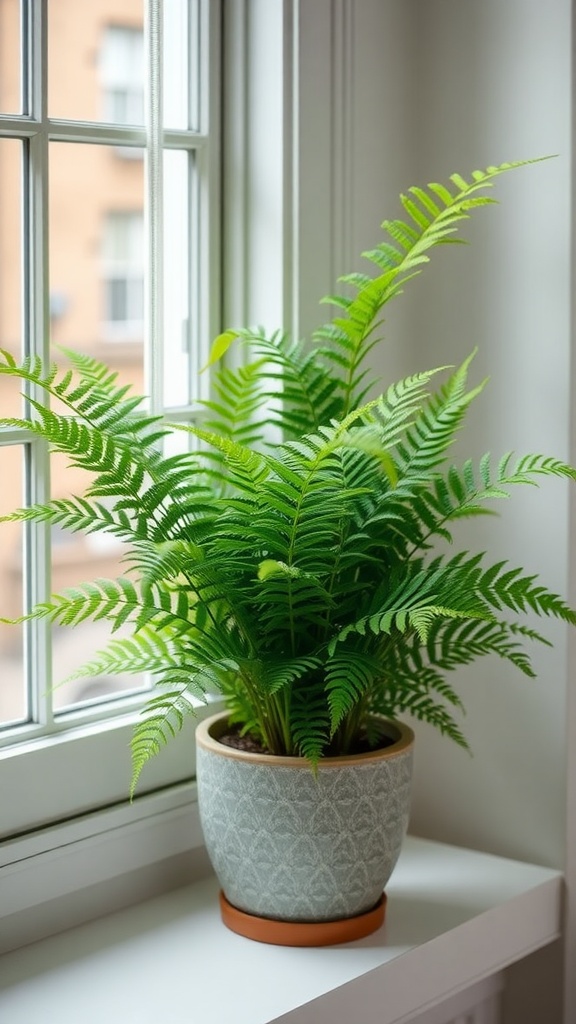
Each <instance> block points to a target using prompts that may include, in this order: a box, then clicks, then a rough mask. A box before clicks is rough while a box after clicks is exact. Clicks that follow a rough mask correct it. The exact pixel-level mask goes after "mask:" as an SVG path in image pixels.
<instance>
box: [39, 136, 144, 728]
mask: <svg viewBox="0 0 576 1024" xmlns="http://www.w3.org/2000/svg"><path fill="white" fill-rule="evenodd" d="M143 206H144V202H143V161H142V160H141V159H140V160H131V161H126V160H124V159H122V158H119V157H118V155H117V151H116V149H115V148H114V147H110V146H94V145H92V146H89V145H82V144H74V143H62V144H61V143H53V144H52V146H51V151H50V202H49V220H50V296H51V308H52V311H53V314H52V342H53V343H54V344H55V345H62V346H64V347H68V348H72V349H76V350H78V351H82V352H85V353H87V354H88V355H90V356H93V357H94V358H96V359H99V360H102V361H103V362H105V363H107V364H109V365H111V366H112V367H113V369H114V370H115V371H116V372H117V373H118V377H119V382H120V383H130V384H132V385H134V387H135V389H136V390H137V391H138V392H139V393H141V392H142V388H143V345H142V338H143V331H144V325H143V300H142V291H143V276H144V272H143V264H144V252H143V231H142V218H143ZM79 210H81V211H82V215H81V216H79V215H78V211H79ZM56 355H57V358H58V359H59V360H60V361H61V356H59V355H58V354H56ZM87 483H88V478H87V476H86V474H85V473H84V472H83V471H81V470H76V469H72V468H70V467H69V466H68V463H67V460H66V459H64V458H61V457H59V456H54V457H53V459H52V468H51V485H52V495H53V496H54V497H58V498H62V497H66V496H68V495H70V494H81V493H83V491H84V490H85V488H86V485H87ZM52 540H53V568H52V572H53V588H54V589H55V590H59V589H61V588H62V587H66V586H71V585H74V584H76V583H79V582H82V581H84V580H91V579H94V578H95V577H97V576H105V577H108V576H113V577H114V576H117V575H120V574H121V573H122V572H123V568H122V566H121V563H120V560H121V557H122V554H123V549H122V547H121V546H120V545H119V543H118V542H117V541H115V539H114V538H112V537H108V536H107V535H105V534H97V535H93V536H90V537H84V536H82V535H80V534H72V533H70V532H68V531H63V530H59V529H56V530H54V531H53V535H52ZM109 635H110V632H109V627H108V626H107V624H106V623H94V624H92V623H87V624H83V625H81V626H77V627H75V628H73V629H68V628H56V629H55V630H54V635H53V651H54V681H55V683H58V682H59V681H61V680H62V679H63V678H65V677H66V676H67V675H69V674H70V673H71V672H72V671H74V670H75V669H76V668H78V667H79V666H80V665H81V664H83V662H84V661H85V660H86V659H87V658H90V657H91V656H92V654H93V653H94V652H95V651H96V650H98V649H100V648H101V647H103V646H105V644H106V642H107V640H108V638H109ZM141 685H142V680H141V679H140V678H137V677H132V676H131V677H128V679H120V678H116V677H113V676H110V677H106V678H101V679H97V680H82V681H75V682H72V683H69V684H66V685H65V686H62V687H59V686H57V688H56V690H55V692H54V705H55V707H56V708H57V709H62V708H64V707H70V706H71V705H77V704H78V702H81V701H85V700H90V701H92V700H94V699H102V698H106V697H107V696H110V695H114V694H116V693H117V692H120V691H125V690H126V689H127V688H130V689H133V688H134V687H139V686H141Z"/></svg>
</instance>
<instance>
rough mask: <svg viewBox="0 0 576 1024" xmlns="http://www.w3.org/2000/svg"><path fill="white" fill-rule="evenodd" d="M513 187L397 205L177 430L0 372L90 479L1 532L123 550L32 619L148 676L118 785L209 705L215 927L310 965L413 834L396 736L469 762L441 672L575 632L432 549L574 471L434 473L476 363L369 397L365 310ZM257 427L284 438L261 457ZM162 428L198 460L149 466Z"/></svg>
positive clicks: (492, 174) (345, 931) (96, 386)
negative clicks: (337, 284) (340, 270)
mask: <svg viewBox="0 0 576 1024" xmlns="http://www.w3.org/2000/svg"><path fill="white" fill-rule="evenodd" d="M515 166H517V165H512V164H505V165H501V166H499V167H491V168H488V170H486V171H482V172H480V171H476V172H474V173H473V175H472V176H471V178H470V180H464V179H463V178H462V177H460V176H459V175H453V176H452V178H451V179H450V183H449V184H448V185H447V186H444V185H440V184H432V185H429V186H428V187H427V188H426V189H421V188H412V189H410V190H409V191H408V193H407V194H406V195H405V196H402V204H403V207H404V211H405V214H406V220H393V221H386V222H384V225H383V229H384V235H385V238H384V241H382V242H381V243H380V244H379V245H378V246H377V247H376V249H375V250H374V251H373V252H371V253H369V254H367V255H368V258H369V260H370V261H371V262H372V264H373V265H375V267H376V273H375V274H372V275H364V274H353V275H350V276H349V277H347V278H344V282H345V286H346V289H347V292H348V294H347V295H346V296H344V295H336V296H332V297H330V298H329V300H328V301H329V302H330V303H332V304H333V305H335V306H336V307H338V315H337V316H336V317H335V318H334V319H333V320H332V321H330V322H329V323H328V324H327V325H325V326H323V327H321V328H320V329H319V330H318V331H317V332H316V333H315V334H314V335H313V337H312V339H311V343H309V344H308V345H303V344H300V343H296V342H292V341H290V340H289V339H288V338H286V337H285V336H284V335H282V334H276V335H273V336H268V335H267V334H265V333H264V332H261V331H254V330H238V331H228V332H226V333H225V334H223V335H221V336H220V337H219V338H218V339H217V340H216V342H215V343H214V347H213V354H212V360H211V361H212V363H213V365H214V367H219V368H217V369H215V371H214V390H213V398H212V399H211V400H210V401H207V402H204V403H200V404H199V416H198V421H197V423H196V424H195V425H193V426H188V427H186V428H176V427H175V426H173V425H169V424H167V423H165V422H162V421H161V420H160V419H159V418H158V417H153V416H150V415H148V414H147V413H146V412H145V411H144V410H143V408H142V406H141V405H140V404H139V401H138V400H137V399H135V398H134V397H132V396H131V395H129V394H127V393H126V389H125V388H121V387H119V386H118V384H117V382H116V378H115V375H114V374H113V373H111V372H110V371H109V370H108V368H107V367H106V366H105V365H103V364H102V363H100V362H97V361H95V360H93V359H91V358H90V357H88V356H86V355H82V354H78V353H72V352H66V353H65V354H64V355H65V358H66V359H67V360H68V364H69V366H68V368H63V369H58V368H56V367H49V366H43V365H41V364H40V363H39V362H38V361H34V360H27V361H25V362H24V363H23V364H22V365H17V363H16V361H15V360H14V358H13V357H12V356H11V355H9V354H8V353H3V356H2V361H1V363H0V373H2V374H7V375H12V376H15V377H18V378H20V380H21V381H23V382H24V384H25V386H26V388H28V389H29V388H32V389H33V393H34V395H37V394H43V395H45V396H46V397H45V400H44V399H42V400H37V399H36V398H34V400H32V401H31V406H32V414H31V416H30V418H29V419H24V420H17V421H15V420H3V421H0V422H1V423H2V424H3V425H11V426H14V425H18V426H19V427H25V428H26V429H27V430H29V431H30V432H31V433H32V434H34V435H36V436H40V437H41V438H44V439H45V440H46V441H47V442H48V444H49V445H50V447H51V448H52V449H53V450H55V451H59V452H64V453H66V454H67V455H68V456H69V458H70V461H71V463H72V464H73V465H76V466H81V467H82V468H84V469H87V470H89V471H90V472H91V473H92V474H93V478H92V483H91V484H90V486H89V487H88V489H87V491H86V492H85V494H83V495H82V496H75V497H70V498H67V499H60V500H53V501H50V502H48V503H46V504H43V505H34V506H32V508H28V509H25V510H17V511H15V512H14V513H13V514H12V515H11V516H9V517H8V518H11V519H18V520H25V519H29V520H34V521H36V522H49V523H51V524H58V525H59V526H60V527H63V528H65V529H68V530H72V531H84V532H94V531H100V530H102V531H108V532H110V533H112V534H114V535H115V536H116V537H118V538H120V539H121V540H122V541H123V542H125V543H127V544H128V545H129V565H128V571H127V573H126V576H124V577H122V578H120V579H116V580H95V581H92V582H88V583H86V584H84V585H82V586H78V587H75V588H72V589H69V590H67V591H65V592H63V593H61V594H57V595H54V596H53V597H52V598H51V599H50V601H48V602H46V603H44V604H41V605H39V606H37V607H36V608H34V610H33V611H32V613H31V614H32V616H34V617H46V618H48V619H50V620H51V621H53V622H56V623H60V624H66V625H72V626H73V625H75V624H76V623H79V622H82V621H84V620H86V619H96V618H106V619H108V620H109V622H110V624H111V627H112V630H115V629H117V628H119V627H120V626H122V625H124V624H125V623H126V622H129V623H131V624H132V627H133V634H132V636H131V637H129V638H128V639H113V640H111V642H110V644H109V646H108V647H107V648H106V650H104V651H102V652H100V653H99V654H97V655H96V656H95V658H94V660H92V661H90V662H89V663H88V664H86V665H84V666H82V668H81V669H80V670H79V672H78V673H77V674H76V675H77V676H78V677H80V676H86V675H94V674H97V673H106V674H114V673H125V672H135V673H140V672H142V671H143V670H146V671H149V672H150V673H151V674H152V676H153V679H154V682H155V686H154V688H153V690H152V693H151V696H150V699H149V700H148V703H147V705H146V708H145V710H144V712H143V716H142V718H141V720H140V721H139V722H138V724H137V725H136V727H135V730H134V737H133V744H132V750H133V764H134V776H133V783H132V785H133V787H134V786H135V785H136V782H137V779H138V777H139V774H140V772H141V771H142V769H143V767H144V766H145V764H146V762H147V761H148V759H149V758H151V757H152V756H153V755H155V754H157V753H158V751H159V750H160V749H161V748H162V746H163V745H164V744H165V742H166V741H167V740H169V738H170V736H171V735H173V734H174V733H175V732H176V731H177V730H179V729H180V728H181V726H182V723H183V721H184V719H185V717H186V716H188V715H189V714H194V711H195V708H196V707H197V706H198V702H203V701H204V702H205V701H206V700H207V699H208V697H209V695H211V694H214V693H217V694H220V695H222V697H223V698H224V702H225V708H226V710H225V711H224V712H221V713H219V714H218V715H216V716H213V717H212V718H210V719H208V720H207V721H204V722H202V723H201V725H200V726H199V727H198V731H197V732H198V748H199V752H198V781H199V800H200V809H201V815H202V821H203V826H204V830H205V834H206V840H207V846H208V850H209V853H210V854H211V856H212V858H213V862H214V865H215V868H216V871H217V874H218V875H219V878H220V880H221V883H222V888H223V895H222V907H223V916H224V919H225V921H226V923H228V924H229V925H230V927H232V928H235V929H236V930H238V931H240V932H241V933H243V934H246V935H252V936H253V937H257V938H262V937H264V938H267V939H268V940H270V941H275V942H290V943H295V942H297V943H299V942H305V943H316V942H334V941H341V940H342V939H348V938H350V937H353V936H355V935H360V934H367V933H368V932H369V931H370V930H373V929H374V928H375V927H377V926H378V925H379V923H380V922H381V920H382V916H383V912H384V900H383V897H382V891H383V888H384V886H385V884H386V881H387V878H388V876H389V874H390V872H391V871H392V870H393V867H394V864H395V862H396V858H397V856H398V853H399V850H400V844H401V842H402V838H403V835H404V832H405V829H406V825H407V820H408V808H409V789H410V772H411V758H412V745H413V735H412V732H411V730H410V728H409V726H407V725H406V724H403V723H402V721H401V719H402V716H403V715H411V716H413V717H415V718H416V719H421V720H424V721H427V722H429V723H431V724H432V725H433V726H435V727H436V728H437V729H439V730H440V731H441V732H442V733H443V734H445V735H446V736H447V737H449V738H451V739H452V740H454V741H455V742H456V743H458V744H460V745H462V746H464V747H465V746H466V740H465V737H464V735H463V734H462V732H461V730H460V726H459V724H458V720H457V714H458V711H459V710H461V702H460V699H459V697H458V693H457V690H456V688H455V687H454V686H453V685H452V684H451V683H450V682H449V681H448V680H447V678H446V675H447V673H449V672H450V671H452V670H454V669H456V668H458V666H460V665H464V664H466V663H468V662H470V661H472V660H474V659H476V658H479V657H481V656H484V655H488V654H495V655H498V656H499V657H501V658H504V659H506V660H507V661H509V662H511V663H512V664H514V665H515V666H516V667H517V668H518V669H519V670H520V671H521V672H523V673H525V674H526V675H532V674H533V673H532V669H531V665H530V661H529V657H528V654H527V653H526V651H525V649H524V643H525V641H542V640H543V637H541V636H540V635H539V634H538V633H537V632H536V631H535V630H534V628H533V627H532V625H531V624H530V623H529V622H528V621H527V620H526V613H527V612H531V613H535V614H536V615H545V616H555V617H558V618H560V619H563V620H565V621H566V622H567V623H574V622H575V621H576V616H575V613H574V612H573V611H572V610H571V609H570V608H569V607H567V605H566V604H565V603H564V601H563V600H562V599H561V598H560V597H559V596H557V595H555V594H553V593H550V592H549V591H548V590H547V589H546V588H545V587H544V586H543V585H542V584H540V583H539V582H537V581H536V580H535V578H534V577H533V576H531V575H526V574H525V573H524V571H523V570H522V569H519V568H515V567H511V566H509V565H508V564H506V563H502V562H499V563H496V564H493V563H490V561H489V560H488V559H486V558H485V557H484V555H482V554H476V553H471V552H468V551H457V552H456V553H453V551H451V552H450V553H448V554H444V553H438V550H436V551H435V549H434V544H435V542H436V541H438V540H450V541H451V540H452V533H453V528H454V526H455V525H457V521H458V520H459V519H461V518H463V517H467V518H470V517H474V516H479V515H481V514H483V513H485V512H486V511H487V510H488V509H489V508H490V506H491V504H492V503H493V502H494V501H495V500H497V499H499V498H501V497H504V496H506V495H507V494H508V492H509V490H510V489H511V488H513V487H516V486H518V485H521V484H526V483H534V482H535V481H537V480H538V478H539V477H540V476H546V475H548V476H550V475H557V476H567V477H571V478H573V477H574V476H575V475H576V473H575V471H574V470H573V469H572V468H571V467H569V466H567V465H566V464H564V463H563V462H561V461H559V460H556V459H553V458H550V457H546V456H541V455H535V454H529V455H523V456H521V457H515V456H513V455H511V454H507V455H505V456H504V457H503V458H502V459H500V461H498V462H494V463H493V462H492V461H491V460H490V459H489V457H488V456H485V457H484V458H482V459H481V460H480V462H479V464H478V466H475V465H473V464H472V461H471V460H465V461H464V462H463V463H462V464H461V465H453V464H451V463H450V462H449V461H448V451H449V448H450V446H451V444H452V442H453V440H454V438H455V435H456V434H457V432H458V430H459V429H460V427H461V424H462V422H463V420H464V419H465V416H466V413H467V410H468V408H469V406H470V404H471V403H472V402H473V401H474V400H475V399H476V398H477V396H478V395H479V394H480V393H481V391H482V389H483V386H484V384H483V383H480V384H477V385H474V386H472V387H470V386H469V385H468V383H467V381H468V374H469V370H470V364H471V358H472V357H470V358H469V359H467V360H466V361H465V362H464V363H463V364H462V365H461V366H459V367H458V368H457V369H455V370H452V371H448V370H446V369H441V370H430V371H425V372H422V373H419V374H416V375H414V376H411V377H409V378H407V379H405V380H402V381H400V382H398V383H395V384H393V385H391V386H389V387H388V388H387V389H386V390H385V391H383V392H382V393H381V394H380V395H377V396H376V397H373V398H369V397H368V396H369V395H370V394H371V393H372V389H373V382H372V381H371V379H370V377H369V375H368V372H367V369H366V357H367V356H368V354H369V352H370V350H371V349H372V347H373V346H374V345H375V344H377V342H378V339H379V335H378V331H379V324H380V317H381V313H382V309H383V307H384V306H385V305H386V303H387V302H388V301H389V300H390V299H391V298H393V297H394V296H395V295H396V294H397V293H398V292H399V290H400V288H401V286H402V284H403V283H404V282H405V281H406V280H407V279H408V278H409V277H410V276H413V275H414V274H417V273H419V272H420V270H421V269H422V266H423V265H424V264H425V263H426V262H427V260H428V258H429V253H430V250H431V249H433V248H434V247H435V246H436V245H438V244H440V243H442V242H445V241H447V240H449V239H450V238H451V236H452V234H453V232H454V231H455V230H456V229H457V227H458V225H459V223H460V222H461V221H462V220H463V219H465V218H467V217H468V216H469V215H470V213H471V211H473V210H475V209H476V208H478V207H480V206H484V205H486V204H488V203H491V202H494V200H492V199H490V198H489V197H488V196H486V194H485V193H486V190H487V189H488V188H489V187H490V186H491V185H492V183H493V181H494V179H495V178H496V177H497V176H498V175H499V174H501V173H503V172H504V171H506V170H508V169H510V168H512V167H515ZM231 345H235V346H245V347H246V350H247V352H248V353H249V356H248V358H247V360H245V361H244V363H243V365H242V367H241V368H240V369H232V368H231V367H229V366H227V365H226V353H227V351H228V349H229V348H230V346H231ZM279 390H280V391H281V394H282V402H281V403H279V402H277V401H274V402H273V403H271V401H270V399H271V395H275V396H276V397H277V395H278V391H279ZM50 399H54V400H56V401H57V408H58V410H61V409H63V411H53V410H51V409H50V408H49V400H50ZM269 424H273V425H274V426H275V427H276V428H279V429H280V431H281V440H280V441H276V442H273V443H270V442H268V441H267V429H268V426H269ZM174 429H186V430H188V431H189V432H190V434H191V435H192V437H193V439H194V443H195V446H196V448H195V450H193V451H190V452H189V453H187V454H181V455H176V456H167V455H164V454H163V453H162V442H163V440H164V439H165V438H166V436H167V435H169V434H170V433H171V432H172V431H173V430H174ZM338 801H339V802H338ZM262 929H264V930H262Z"/></svg>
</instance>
